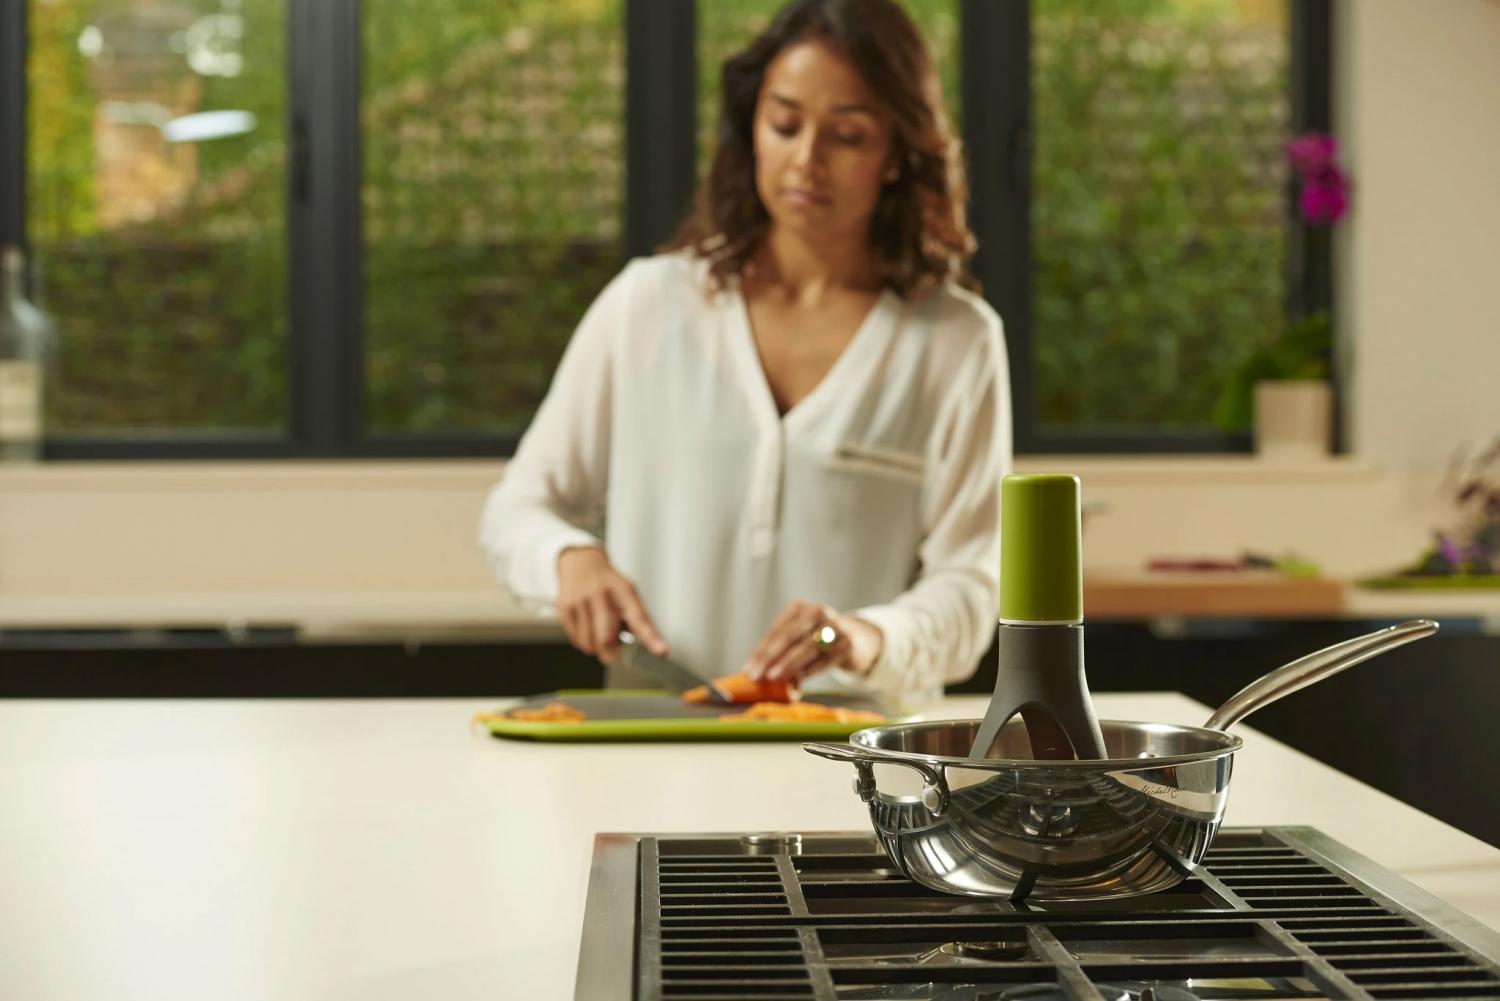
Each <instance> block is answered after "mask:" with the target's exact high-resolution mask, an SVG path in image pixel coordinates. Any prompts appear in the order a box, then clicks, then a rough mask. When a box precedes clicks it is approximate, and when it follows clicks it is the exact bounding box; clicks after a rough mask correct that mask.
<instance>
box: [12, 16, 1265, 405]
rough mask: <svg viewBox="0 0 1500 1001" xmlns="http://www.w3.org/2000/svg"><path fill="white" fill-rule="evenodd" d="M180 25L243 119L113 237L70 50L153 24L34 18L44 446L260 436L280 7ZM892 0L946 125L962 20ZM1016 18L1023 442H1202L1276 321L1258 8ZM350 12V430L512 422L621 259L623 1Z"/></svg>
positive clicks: (200, 94) (267, 382)
mask: <svg viewBox="0 0 1500 1001" xmlns="http://www.w3.org/2000/svg"><path fill="white" fill-rule="evenodd" d="M183 6H184V5H183V4H172V5H170V7H171V9H173V10H177V9H180V8H181V7H183ZM188 6H191V8H192V10H193V11H194V12H195V15H196V16H206V15H213V14H219V13H225V12H232V13H234V14H236V15H237V16H239V17H241V18H242V19H243V23H244V31H243V35H242V37H241V39H240V40H239V43H238V45H239V49H238V53H239V55H240V57H241V64H240V66H239V69H238V72H237V73H236V74H235V75H232V76H214V75H209V76H199V75H196V74H193V73H190V72H188V71H187V70H185V69H183V68H182V67H181V66H180V65H178V66H176V68H174V69H173V72H174V73H176V74H177V76H176V77H173V79H174V80H178V79H179V78H180V80H181V81H187V83H185V84H182V85H183V86H189V85H190V86H192V87H197V88H199V90H198V91H197V92H196V96H192V95H190V97H191V100H192V101H193V102H194V103H195V110H213V109H224V108H234V109H245V110H249V111H252V112H253V113H254V114H255V115H256V118H257V122H258V125H257V127H256V129H255V130H254V131H252V132H251V133H249V134H247V135H241V136H233V137H228V138H221V139H214V140H211V141H207V142H202V143H197V144H194V160H193V164H192V174H191V179H190V183H186V184H185V186H182V187H181V190H180V191H178V193H177V194H176V195H175V196H174V197H173V198H172V199H170V200H169V201H168V203H166V204H162V205H159V206H158V207H157V210H156V211H155V212H154V214H151V215H150V216H149V218H141V219H135V218H121V217H120V215H119V213H118V211H112V209H111V206H110V205H109V204H107V199H105V198H104V197H103V196H102V194H101V189H100V187H99V184H100V182H99V174H98V170H97V165H98V163H99V162H100V151H99V149H98V145H97V144H98V141H99V136H100V135H101V133H100V132H99V131H98V121H99V118H100V115H101V114H102V111H101V102H102V101H103V100H106V99H107V100H114V99H115V97H117V96H118V95H108V94H102V93H101V92H100V91H99V90H98V87H97V85H96V84H97V77H96V76H95V75H93V74H96V73H97V62H91V60H90V58H89V57H88V56H87V55H86V54H85V51H84V50H86V49H87V47H88V46H87V45H86V44H84V41H85V37H86V35H87V32H88V29H89V27H90V26H91V25H98V24H100V23H104V22H107V21H108V20H109V18H110V17H114V18H116V19H118V18H120V17H122V16H123V14H124V12H126V11H132V10H133V11H136V12H140V11H141V10H143V9H148V8H143V7H142V5H141V4H134V3H126V2H125V0H68V2H62V0H30V8H29V9H30V21H31V39H30V46H31V48H30V59H29V65H28V79H29V89H30V97H29V101H30V104H29V111H30V115H29V118H30V126H31V134H30V140H29V148H28V199H27V212H28V227H29V233H30V239H31V242H32V244H33V246H34V247H35V248H36V250H37V258H38V263H39V267H40V276H39V277H40V286H41V293H42V300H43V304H44V306H45V307H46V308H47V309H48V310H49V311H50V312H51V313H52V314H53V315H54V317H55V318H56V319H57V321H58V327H59V342H60V346H61V352H62V363H61V378H60V384H59V385H58V387H57V389H56V391H55V392H54V393H52V395H51V397H50V407H51V411H52V418H53V421H54V427H55V428H56V429H58V430H65V431H69V432H77V431H108V432H124V433H130V434H138V433H141V432H143V431H145V432H151V431H182V430H191V431H213V430H228V429H246V428H261V429H272V430H274V429H277V428H280V427H281V426H282V425H283V423H284V420H285V410H286V398H287V397H286V386H285V368H286V331H287V315H288V306H287V302H286V280H285V275H286V267H287V261H286V250H285V242H286V241H285V218H286V207H285V194H284V191H285V183H286V145H285V138H284V119H285V108H286V100H287V98H286V95H287V83H286V75H285V71H286V51H285V35H286V22H285V18H286V9H287V0H195V2H194V3H192V4H190V5H188ZM908 6H909V7H910V9H911V10H912V11H913V13H914V15H915V16H916V18H917V20H918V22H919V23H920V24H921V26H922V27H923V30H924V32H925V33H926V34H927V36H928V38H929V40H930V42H931V43H932V45H933V48H934V50H935V52H936V53H937V56H938V60H939V64H940V67H941V70H942V74H943V79H944V84H945V90H946V91H947V94H948V97H949V110H950V112H951V113H952V114H953V115H954V117H955V120H958V118H959V116H960V113H961V111H962V109H960V108H959V107H958V100H957V87H958V60H957V51H958V19H957V5H956V3H955V2H954V0H912V2H911V3H909V5H908ZM158 7H160V8H162V9H167V8H168V5H166V4H159V5H158ZM775 7H776V4H775V3H773V2H768V0H712V2H711V3H710V2H708V0H704V2H702V3H700V7H699V14H698V18H699V28H700V37H701V40H700V44H699V51H698V59H699V77H700V98H699V100H700V104H699V107H700V136H701V137H702V140H703V142H702V146H703V149H702V152H703V154H704V155H706V149H707V146H706V144H707V141H708V137H709V136H710V134H711V129H712V127H713V120H714V115H715V112H716V104H715V102H716V100H717V71H718V62H719V60H720V59H722V58H723V56H724V55H727V54H728V53H729V52H730V51H733V50H734V49H736V48H738V47H739V46H740V45H742V44H743V43H744V42H745V41H747V40H748V39H749V37H750V36H751V34H752V33H753V32H754V31H755V30H756V29H758V28H759V27H760V26H761V25H762V24H763V23H764V21H765V19H766V17H768V16H769V13H770V12H771V11H772V10H774V9H775ZM1033 11H1034V15H1033V17H1034V26H1033V46H1034V51H1033V60H1034V68H1033V90H1034V96H1033V101H1034V107H1033V130H1034V143H1035V166H1034V171H1033V197H1034V203H1033V206H1032V218H1033V255H1034V267H1033V310H1034V316H1033V324H1032V325H1033V335H1032V337H1033V344H1034V346H1035V355H1036V361H1035V366H1036V367H1035V371H1034V372H1033V373H1029V374H1027V373H1016V377H1017V378H1024V377H1030V378H1033V379H1034V382H1035V386H1036V390H1037V399H1038V402H1039V413H1040V416H1041V418H1042V420H1043V421H1044V422H1046V423H1051V424H1059V425H1067V426H1076V427H1082V426H1091V425H1108V426H1112V427H1119V426H1121V425H1140V426H1162V425H1167V426H1182V425H1192V424H1199V425H1201V424H1206V423H1208V421H1209V419H1210V416H1211V412H1212V408H1213V403H1214V400H1215V398H1216V397H1217V395H1218V392H1219V389H1220V387H1221V385H1222V384H1223V382H1224V378H1225V373H1227V372H1229V371H1230V370H1231V369H1232V368H1233V367H1234V365H1235V364H1236V363H1237V362H1238V361H1240V360H1241V358H1242V357H1243V356H1244V354H1245V351H1246V347H1245V345H1247V344H1250V343H1252V342H1253V341H1254V340H1255V335H1256V333H1257V332H1259V331H1262V330H1264V329H1266V328H1267V327H1268V326H1270V327H1279V326H1281V325H1282V324H1283V323H1284V313H1283V303H1282V299H1283V287H1282V285H1283V283H1282V265H1283V254H1284V248H1283V242H1284V232H1285V228H1286V210H1285V195H1284V190H1285V175H1284V166H1283V161H1282V154H1281V145H1280V144H1281V141H1282V139H1283V138H1284V135H1285V128H1286V118H1287V89H1288V82H1287V77H1286V51H1285V50H1286V45H1285V31H1286V25H1285V4H1284V3H1283V2H1278V0H1089V2H1083V0H1034V2H1033ZM364 16H365V24H364V32H363V38H362V46H363V73H364V78H363V83H362V87H363V90H362V107H361V126H362V129H363V138H362V142H363V146H364V169H365V177H364V179H363V184H362V189H361V190H362V204H363V207H364V212H365V233H364V238H365V247H364V260H363V266H364V272H365V279H364V296H365V314H364V324H365V338H366V358H365V378H366V383H367V396H366V410H367V424H368V425H369V427H370V428H371V429H372V430H376V431H388V432H396V431H423V430H426V431H494V430H502V429H516V428H519V427H521V426H523V425H524V423H525V422H526V420H527V419H528V418H529V415H530V413H531V412H532V410H533V409H534V407H535V405H536V403H537V402H538V401H539V400H540V398H541V396H542V394H543V393H544V392H545V389H546V386H547V383H548V381H549V379H550V374H551V371H552V368H553V366H554V365H555V363H556V360H557V358H558V356H559V355H560V353H561V350H562V347H563V346H564V345H565V343H566V341H567V338H568V337H569V335H570V334H571V332H572V329H573V326H574V325H575V324H576V322H577V320H578V319H579V317H580V316H581V315H582V312H583V310H584V309H585V308H586V306H587V305H588V303H589V301H591V300H592V298H593V296H594V295H595V294H597V291H598V290H599V289H600V288H601V287H602V286H603V284H604V283H605V282H606V281H607V280H608V279H609V277H610V276H611V275H612V274H614V273H615V271H616V270H617V269H618V268H619V266H620V264H621V260H620V255H621V252H622V251H621V246H622V245H621V239H620V225H621V218H622V214H623V212H622V210H623V205H622V198H623V184H624V179H623V159H624V157H623V154H624V148H623V132H624V130H623V116H624V110H625V109H624V97H623V84H624V80H623V74H624V52H623V37H622V35H623V20H622V7H621V2H620V0H511V2H508V3H504V4H495V3H492V2H489V0H421V2H417V0H367V2H366V3H365V5H364ZM105 37H106V41H107V40H108V32H107V31H106V32H105ZM165 37H167V38H168V39H169V44H170V32H169V33H168V34H167V36H165ZM179 62H180V60H179ZM163 65H168V64H166V63H164V64H163ZM179 82H180V81H179ZM184 100H187V98H184ZM127 110H128V109H127ZM114 111H115V112H118V111H119V109H118V108H116V109H114ZM983 113H984V109H969V110H968V114H970V115H973V114H983ZM140 127H142V128H144V127H146V126H140ZM115 208H116V209H117V208H118V206H116V207H115Z"/></svg>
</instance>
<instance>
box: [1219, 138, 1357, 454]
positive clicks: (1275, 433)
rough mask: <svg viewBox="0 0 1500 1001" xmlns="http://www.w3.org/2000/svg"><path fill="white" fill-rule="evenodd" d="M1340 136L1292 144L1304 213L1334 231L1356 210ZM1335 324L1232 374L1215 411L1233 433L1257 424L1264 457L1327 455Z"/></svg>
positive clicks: (1259, 349) (1285, 343)
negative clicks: (1341, 163) (1339, 159)
mask: <svg viewBox="0 0 1500 1001" xmlns="http://www.w3.org/2000/svg"><path fill="white" fill-rule="evenodd" d="M1337 152H1338V143H1337V141H1336V140H1335V139H1334V138H1333V137H1332V136H1327V135H1322V134H1321V133H1308V134H1307V135H1303V136H1299V137H1298V138H1297V139H1295V140H1293V141H1292V142H1290V143H1288V144H1287V157H1288V159H1290V161H1291V163H1292V166H1293V168H1294V169H1295V170H1296V172H1297V174H1298V176H1299V180H1300V183H1301V192H1300V195H1299V198H1298V203H1297V204H1298V209H1299V211H1300V213H1301V215H1302V219H1303V221H1304V222H1305V223H1306V224H1307V225H1308V226H1312V227H1332V226H1333V225H1334V224H1335V223H1337V222H1338V221H1339V219H1341V218H1343V216H1344V213H1345V212H1346V211H1347V209H1348V204H1349V196H1348V181H1347V179H1346V178H1345V176H1344V173H1343V171H1342V170H1340V169H1339V167H1338V165H1337V164H1336V163H1335V162H1334V157H1335V155H1336V154H1337ZM1332 354H1333V321H1332V318H1331V317H1330V316H1329V314H1328V311H1327V310H1326V309H1320V310H1316V311H1314V312H1312V313H1310V314H1308V315H1306V316H1302V317H1299V318H1296V319H1294V320H1293V321H1291V322H1290V323H1288V324H1287V326H1286V327H1284V328H1282V329H1280V330H1278V331H1275V332H1273V333H1272V334H1270V335H1269V336H1268V337H1266V338H1265V339H1264V340H1263V341H1261V342H1260V343H1259V344H1256V345H1254V346H1253V347H1252V348H1251V349H1250V350H1249V351H1248V352H1247V353H1246V355H1245V357H1244V358H1243V359H1241V361H1240V363H1239V364H1238V365H1237V366H1236V367H1235V368H1234V369H1233V370H1232V371H1231V373H1230V376H1229V379H1228V380H1227V381H1226V382H1225V385H1224V389H1223V391H1222V392H1221V393H1220V396H1219V400H1218V403H1217V405H1216V406H1215V409H1214V421H1215V423H1217V424H1218V425H1219V426H1220V427H1222V428H1224V429H1225V430H1230V431H1237V430H1242V429H1244V428H1248V427H1251V426H1252V425H1253V427H1254V432H1255V450H1256V452H1257V453H1258V454H1260V455H1263V456H1273V457H1278V458H1313V457H1316V456H1321V455H1326V454H1327V452H1328V449H1329V444H1330V437H1331V435H1330V429H1331V428H1332V419H1333V391H1332V388H1331V387H1330V386H1329V383H1328V373H1329V365H1330V360H1331V358H1332Z"/></svg>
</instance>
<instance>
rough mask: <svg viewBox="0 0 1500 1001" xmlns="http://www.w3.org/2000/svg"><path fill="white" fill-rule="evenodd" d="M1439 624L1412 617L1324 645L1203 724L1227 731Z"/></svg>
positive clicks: (1252, 685) (1246, 690) (1235, 698)
mask: <svg viewBox="0 0 1500 1001" xmlns="http://www.w3.org/2000/svg"><path fill="white" fill-rule="evenodd" d="M1437 629H1438V624H1437V623H1436V622H1433V621H1432V620H1431V619H1411V620H1410V621H1407V622H1403V623H1401V624H1400V625H1395V626H1391V627H1389V628H1388V629H1381V630H1380V631H1378V632H1373V633H1369V634H1368V635H1365V636H1356V637H1355V638H1354V639H1352V640H1345V641H1344V642H1342V643H1335V644H1334V645H1333V646H1330V647H1324V648H1323V649H1322V650H1318V651H1316V652H1314V653H1310V654H1308V655H1307V656H1306V657H1299V658H1298V659H1297V660H1294V661H1292V662H1291V663H1290V664H1287V665H1286V666H1284V667H1278V668H1277V669H1276V670H1274V671H1272V672H1271V673H1270V674H1267V675H1264V676H1263V677H1260V678H1257V679H1256V680H1255V681H1252V682H1250V684H1248V685H1246V686H1245V687H1244V688H1242V689H1240V690H1239V691H1238V692H1236V693H1235V694H1234V695H1232V696H1230V698H1229V700H1228V701H1227V702H1225V703H1224V704H1223V705H1222V706H1220V707H1219V708H1218V709H1216V710H1215V711H1214V714H1213V715H1212V716H1210V717H1209V718H1208V722H1207V723H1204V724H1203V725H1204V726H1205V727H1207V728H1208V729H1210V730H1227V729H1229V727H1231V726H1233V725H1234V724H1236V723H1238V722H1239V721H1240V720H1242V719H1244V718H1245V717H1246V716H1249V715H1250V714H1251V713H1253V712H1255V711H1256V710H1257V709H1260V708H1263V707H1264V706H1268V705H1270V704H1271V703H1272V702H1275V701H1276V700H1277V699H1280V698H1284V697H1286V696H1288V695H1290V694H1292V693H1293V692H1295V691H1297V690H1298V689H1301V688H1306V687H1307V686H1308V685H1311V684H1313V683H1314V682H1317V681H1322V680H1323V679H1324V678H1326V677H1328V676H1329V675H1333V674H1337V673H1338V672H1340V671H1342V670H1344V669H1345V668H1347V667H1353V666H1354V665H1355V664H1359V663H1361V662H1363V661H1366V660H1369V659H1370V658H1371V657H1374V656H1375V655H1377V654H1382V653H1385V652H1386V651H1387V650H1394V649H1395V648H1396V647H1398V646H1402V645H1404V644H1407V643H1410V642H1411V641H1412V640H1419V639H1421V638H1422V637H1424V636H1431V635H1432V634H1433V633H1435V632H1437Z"/></svg>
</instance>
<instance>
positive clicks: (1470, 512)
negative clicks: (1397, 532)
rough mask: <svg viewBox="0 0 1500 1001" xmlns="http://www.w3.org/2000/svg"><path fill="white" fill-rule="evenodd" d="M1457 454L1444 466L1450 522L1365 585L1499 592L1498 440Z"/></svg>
mask: <svg viewBox="0 0 1500 1001" xmlns="http://www.w3.org/2000/svg"><path fill="white" fill-rule="evenodd" d="M1466 451H1467V450H1466V449H1465V450H1462V451H1460V452H1459V453H1458V455H1457V456H1455V457H1454V459H1453V461H1452V463H1450V464H1449V466H1448V475H1447V476H1446V477H1445V478H1444V482H1443V489H1444V490H1445V492H1446V493H1447V495H1448V499H1449V502H1450V503H1451V505H1452V508H1453V518H1452V520H1451V521H1450V522H1449V523H1448V524H1447V525H1444V526H1442V527H1440V528H1438V529H1436V530H1434V531H1433V533H1432V544H1431V545H1430V546H1429V547H1428V548H1427V549H1426V550H1425V551H1423V553H1422V554H1421V555H1420V556H1419V557H1417V559H1416V561H1415V562H1413V563H1411V564H1410V565H1408V566H1406V567H1404V568H1403V569H1401V570H1398V571H1397V572H1396V573H1394V574H1390V575H1387V576H1383V577H1373V578H1370V579H1368V580H1365V581H1361V583H1363V584H1365V585H1366V586H1368V587H1388V588H1401V587H1431V588H1466V587H1486V588H1500V437H1496V438H1495V440H1494V441H1493V442H1491V443H1490V444H1489V446H1488V447H1487V448H1485V449H1484V450H1483V451H1481V452H1479V454H1478V455H1476V456H1475V457H1474V458H1472V459H1469V458H1467V457H1466V455H1465V452H1466Z"/></svg>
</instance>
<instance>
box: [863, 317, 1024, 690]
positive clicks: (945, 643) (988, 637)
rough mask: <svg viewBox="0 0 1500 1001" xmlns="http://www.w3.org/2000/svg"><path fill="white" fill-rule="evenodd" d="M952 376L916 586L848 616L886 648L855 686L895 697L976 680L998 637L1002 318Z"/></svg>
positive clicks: (1006, 394) (1003, 452)
mask: <svg viewBox="0 0 1500 1001" xmlns="http://www.w3.org/2000/svg"><path fill="white" fill-rule="evenodd" d="M985 316H986V325H987V329H986V331H985V336H984V337H982V338H979V339H977V340H976V342H975V344H974V346H973V347H972V348H971V349H970V350H969V352H968V357H967V358H966V360H965V361H964V362H963V364H962V365H961V366H960V369H959V370H958V371H957V372H956V373H955V378H954V379H953V382H952V389H951V391H950V393H949V395H948V396H947V398H946V399H945V400H944V402H943V404H942V407H941V410H940V414H939V420H938V422H937V424H936V427H935V429H934V433H933V435H932V438H931V439H930V442H929V445H928V449H927V452H928V454H927V463H928V466H927V468H928V469H929V470H930V473H929V475H928V477H927V480H926V482H925V483H924V484H923V521H924V525H923V527H924V536H923V539H922V542H921V545H920V546H919V548H918V553H917V556H918V572H917V578H916V580H915V582H914V583H913V584H912V586H911V587H910V588H909V589H907V590H906V591H904V592H902V593H901V594H899V595H897V596H896V597H895V598H894V599H892V600H891V601H890V602H888V603H885V604H881V605H872V606H867V607H864V608H860V609H856V610H853V612H852V614H854V615H857V616H859V617H860V618H863V619H866V620H868V621H869V622H872V623H874V624H875V625H876V626H879V627H880V630H881V632H882V633H883V634H884V645H883V647H882V649H881V653H880V657H879V658H878V660H877V661H876V663H875V665H874V667H873V668H872V669H871V671H870V673H869V674H868V675H865V676H864V677H863V678H856V677H855V676H854V675H852V674H850V673H849V672H844V671H839V672H838V674H839V676H840V677H841V679H843V680H845V681H846V682H848V683H853V684H855V685H857V686H858V687H861V688H865V689H873V690H877V691H881V692H883V693H887V694H890V695H893V696H896V695H899V694H900V693H912V694H914V695H916V696H917V697H918V698H920V697H921V694H920V693H924V692H925V693H931V692H934V691H936V692H940V691H941V687H942V685H943V684H945V683H952V682H958V681H963V680H966V679H967V678H969V677H971V676H972V675H973V673H974V670H975V668H976V667H977V666H978V663H979V658H980V657H982V656H983V655H984V653H985V651H986V650H988V649H989V645H990V643H991V641H992V640H993V638H994V631H995V622H996V614H997V606H998V603H999V590H1000V528H999V526H1000V479H1001V477H1002V476H1004V475H1005V473H1007V472H1009V470H1010V465H1011V415H1010V381H1009V373H1008V367H1007V365H1006V358H1005V347H1004V340H1003V335H1002V332H1001V327H1000V319H999V317H998V316H996V315H995V314H994V313H993V312H990V311H988V310H987V311H986V312H985Z"/></svg>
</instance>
